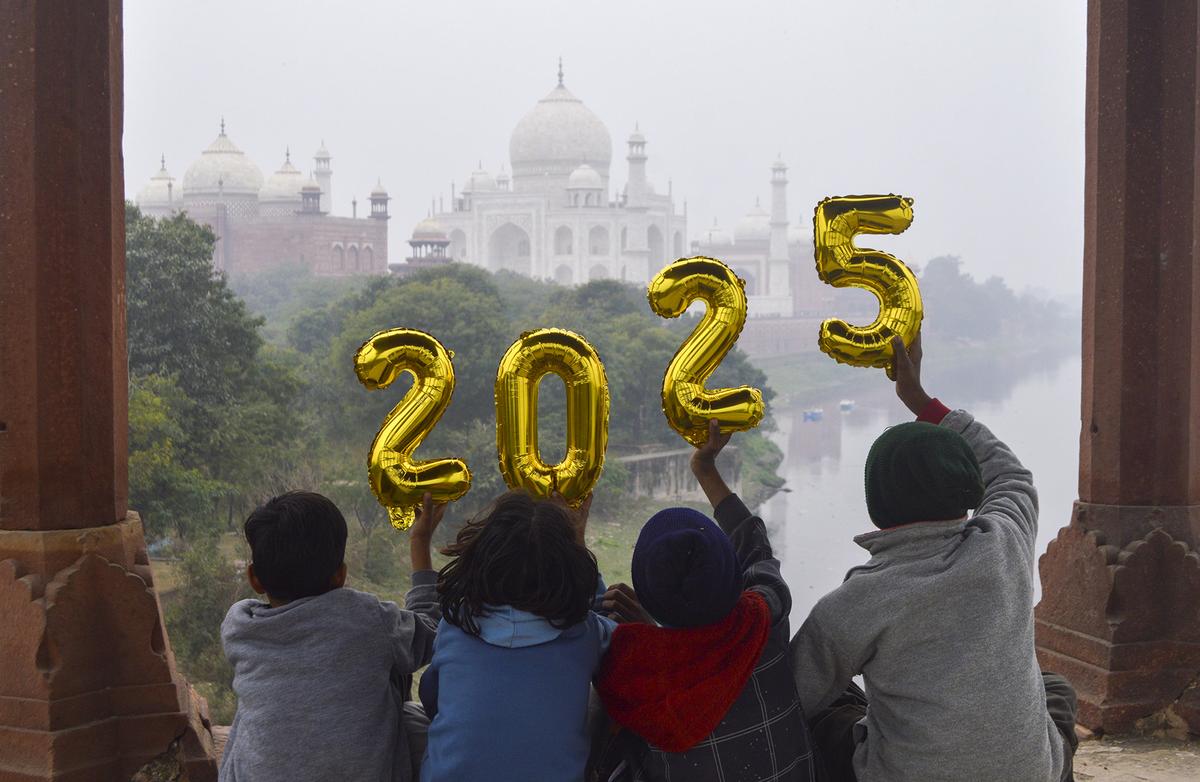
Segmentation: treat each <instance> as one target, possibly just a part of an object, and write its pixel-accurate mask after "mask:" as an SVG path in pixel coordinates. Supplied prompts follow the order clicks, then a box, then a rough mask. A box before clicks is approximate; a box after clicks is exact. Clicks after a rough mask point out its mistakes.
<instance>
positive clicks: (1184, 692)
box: [1035, 503, 1200, 733]
mask: <svg viewBox="0 0 1200 782" xmlns="http://www.w3.org/2000/svg"><path fill="white" fill-rule="evenodd" d="M1106 507H1112V506H1106ZM1089 510H1090V509H1089V507H1088V505H1087V504H1086V503H1077V504H1076V507H1075V514H1074V516H1073V518H1072V520H1071V524H1070V525H1069V526H1067V527H1064V528H1063V529H1062V530H1061V531H1060V532H1059V534H1058V537H1057V538H1056V539H1055V540H1054V542H1052V543H1051V544H1050V546H1049V548H1048V549H1047V550H1046V553H1045V554H1044V555H1043V556H1042V558H1041V562H1040V570H1041V574H1042V600H1041V603H1039V605H1038V607H1037V609H1036V612H1035V614H1036V618H1037V644H1038V658H1039V660H1040V661H1041V664H1042V667H1043V668H1045V669H1047V670H1053V671H1056V672H1058V673H1061V674H1063V675H1065V676H1067V677H1068V678H1069V679H1070V680H1071V682H1072V683H1073V684H1074V685H1075V687H1076V689H1077V690H1078V692H1079V721H1080V723H1081V724H1083V725H1086V726H1087V727H1089V728H1092V729H1093V730H1102V731H1107V732H1124V731H1129V730H1133V729H1134V728H1135V727H1136V726H1137V723H1138V721H1139V720H1144V719H1146V718H1149V717H1153V716H1154V715H1156V714H1160V713H1164V712H1165V711H1167V710H1172V711H1173V712H1174V713H1175V714H1176V715H1177V716H1179V717H1181V718H1182V719H1183V720H1184V721H1185V722H1186V724H1187V726H1188V729H1189V730H1190V731H1191V732H1193V733H1200V692H1197V691H1196V689H1195V687H1194V685H1195V682H1196V680H1197V677H1198V676H1200V554H1198V553H1197V552H1196V551H1195V550H1194V549H1193V548H1192V547H1190V546H1189V545H1188V544H1187V543H1185V542H1183V541H1180V540H1177V539H1176V538H1175V537H1173V536H1172V535H1171V534H1170V533H1168V532H1167V530H1166V529H1165V528H1163V527H1158V528H1151V529H1150V530H1149V531H1147V532H1145V533H1144V534H1143V535H1142V536H1141V537H1138V538H1136V539H1134V540H1132V541H1130V542H1128V543H1127V544H1126V545H1123V546H1118V545H1113V544H1111V543H1109V542H1108V541H1109V537H1108V535H1107V534H1106V533H1105V532H1102V531H1099V530H1096V529H1093V528H1091V519H1090V516H1089Z"/></svg>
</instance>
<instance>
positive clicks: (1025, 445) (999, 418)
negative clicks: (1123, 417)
mask: <svg viewBox="0 0 1200 782" xmlns="http://www.w3.org/2000/svg"><path fill="white" fill-rule="evenodd" d="M847 371H855V372H858V373H861V375H862V381H861V384H860V385H858V386H856V387H854V388H853V389H852V390H849V391H846V390H843V391H841V392H840V393H838V394H836V395H834V394H826V395H817V396H816V397H814V398H808V399H801V400H799V401H795V402H792V403H789V404H788V405H787V406H785V407H782V408H781V407H778V406H777V407H776V408H775V409H774V411H773V415H774V419H775V423H776V426H777V431H775V432H773V433H772V437H773V439H774V440H775V441H776V442H777V443H778V445H779V446H780V448H782V449H783V452H784V462H783V465H782V466H781V467H780V469H779V473H780V475H782V476H783V477H784V478H785V479H786V480H787V484H786V487H785V488H786V491H783V492H780V493H778V494H776V495H775V496H774V497H772V498H771V499H770V500H768V501H767V502H766V503H765V504H764V505H763V507H762V510H761V513H762V516H763V519H764V520H765V521H766V523H767V526H768V528H769V530H770V531H771V537H772V542H773V543H774V545H775V548H776V551H777V553H778V555H779V557H780V559H781V560H782V563H783V575H784V577H785V578H786V579H787V582H788V584H789V585H790V586H791V589H792V598H793V606H792V628H793V630H795V629H796V628H798V627H799V626H800V624H801V623H802V622H803V621H804V617H805V616H807V615H808V612H809V610H810V609H811V608H812V606H813V605H814V604H815V603H816V601H817V600H818V599H820V597H821V596H822V595H824V594H825V593H826V592H828V591H830V590H831V589H833V588H835V587H836V586H837V585H838V584H839V583H841V581H842V579H843V578H844V576H845V574H846V571H847V570H848V569H849V568H851V567H853V566H854V565H857V564H860V563H862V562H865V561H866V560H867V558H868V557H867V552H866V551H864V550H863V549H862V548H860V547H859V546H858V545H856V544H855V543H854V541H853V540H852V538H853V536H854V535H856V534H858V533H860V532H867V531H869V530H872V529H874V527H873V526H872V525H871V521H870V519H869V518H868V516H867V509H866V502H865V500H864V497H863V464H864V461H865V459H866V455H867V451H868V450H869V449H870V447H871V443H872V442H873V441H874V439H875V437H876V436H877V435H878V434H879V433H880V432H881V431H883V429H884V428H885V427H887V426H890V425H892V424H897V423H901V422H903V421H908V420H911V418H912V416H911V415H909V413H908V411H907V410H905V409H904V407H903V406H902V405H901V404H900V403H899V401H897V399H896V397H895V394H894V393H893V391H892V385H891V383H890V381H888V380H887V379H886V377H885V376H884V373H883V372H880V371H877V370H872V371H869V372H868V371H867V370H851V369H849V368H847ZM856 382H857V381H856ZM1079 383H1080V361H1079V356H1078V354H1073V355H1066V356H1064V355H1062V354H1057V355H1055V354H1051V355H1042V356H1033V357H1025V358H1023V359H1020V360H1012V361H1009V360H1006V359H1004V358H1000V357H998V358H997V359H996V360H995V361H990V360H983V361H980V362H978V363H977V364H976V365H974V366H971V367H969V368H965V369H964V368H962V367H959V368H957V369H953V368H950V367H945V368H942V369H940V370H939V369H938V368H936V367H933V366H931V367H929V368H928V369H927V371H926V372H925V378H924V385H925V387H926V390H928V391H929V393H930V394H933V395H935V396H938V397H939V398H940V399H941V400H942V401H943V402H945V403H946V404H947V405H949V406H950V407H952V408H963V409H966V410H968V411H970V412H971V413H972V414H973V415H975V417H976V418H978V419H979V420H980V421H982V422H983V423H985V424H987V426H988V427H989V428H990V429H991V430H992V431H993V432H994V433H995V434H996V435H997V436H998V437H999V438H1000V439H1002V440H1004V441H1005V442H1006V443H1008V445H1009V446H1010V447H1011V448H1012V449H1013V451H1014V452H1015V453H1016V454H1017V456H1018V457H1019V458H1020V459H1021V460H1022V461H1023V462H1024V463H1025V465H1026V466H1027V467H1028V468H1029V469H1030V470H1032V471H1033V476H1034V483H1035V484H1036V486H1037V487H1038V493H1039V500H1040V507H1041V523H1040V525H1039V532H1038V551H1039V552H1044V551H1045V550H1046V545H1047V544H1048V543H1049V542H1050V541H1051V540H1052V539H1053V538H1054V536H1055V535H1056V534H1057V533H1058V529H1059V528H1060V527H1062V526H1063V525H1065V524H1066V523H1067V522H1068V521H1069V520H1070V515H1071V505H1072V503H1073V502H1074V500H1075V497H1076V494H1077V490H1078V477H1077V475H1078V465H1079V404H1080V403H1079ZM844 398H849V399H852V400H853V401H854V406H853V408H852V409H850V410H848V411H842V410H841V409H840V408H839V403H840V402H841V401H842V399H844ZM817 408H820V409H821V410H822V413H821V415H820V416H819V418H818V416H816V415H814V413H813V412H812V411H814V410H815V409H817ZM806 411H808V415H807V416H806V414H805V413H806Z"/></svg>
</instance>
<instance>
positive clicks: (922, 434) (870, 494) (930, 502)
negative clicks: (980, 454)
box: [866, 421, 983, 529]
mask: <svg viewBox="0 0 1200 782" xmlns="http://www.w3.org/2000/svg"><path fill="white" fill-rule="evenodd" d="M866 488H867V513H869V514H870V515H871V521H873V522H875V526H876V527H879V528H880V529H887V528H889V527H896V526H899V525H901V524H911V523H912V522H914V521H943V520H946V519H957V518H961V517H962V516H965V515H966V513H967V511H968V510H970V509H971V508H978V507H979V502H980V500H982V499H983V475H982V473H981V472H980V470H979V461H978V460H977V459H976V458H975V454H974V453H973V452H972V451H971V446H969V445H967V441H966V440H964V439H963V437H962V435H960V434H959V433H958V432H955V431H954V430H952V429H947V428H946V427H944V426H936V425H934V424H928V423H924V422H922V421H914V422H911V423H906V424H900V425H899V426H893V427H891V428H890V429H888V430H886V431H884V433H883V434H881V435H879V437H878V439H876V440H875V443H874V444H873V445H872V446H871V451H870V453H868V454H867V469H866Z"/></svg>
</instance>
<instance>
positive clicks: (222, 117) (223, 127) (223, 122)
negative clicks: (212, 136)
mask: <svg viewBox="0 0 1200 782" xmlns="http://www.w3.org/2000/svg"><path fill="white" fill-rule="evenodd" d="M221 135H222V136H224V135H225V115H224V114H222V115H221Z"/></svg>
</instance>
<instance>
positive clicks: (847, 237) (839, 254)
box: [813, 195, 924, 377]
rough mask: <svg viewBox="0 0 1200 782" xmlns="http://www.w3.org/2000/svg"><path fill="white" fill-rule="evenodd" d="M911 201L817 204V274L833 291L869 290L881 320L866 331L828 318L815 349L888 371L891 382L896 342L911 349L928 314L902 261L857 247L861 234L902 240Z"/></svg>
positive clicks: (853, 199)
mask: <svg viewBox="0 0 1200 782" xmlns="http://www.w3.org/2000/svg"><path fill="white" fill-rule="evenodd" d="M912 204H913V201H912V199H911V198H905V197H903V196H895V195H887V196H878V195H872V196H840V197H837V198H826V199H825V200H824V201H822V202H821V203H819V204H817V208H816V212H815V214H814V215H813V248H814V254H815V256H816V261H817V274H818V275H819V276H820V278H821V279H822V280H823V281H824V282H826V283H828V284H830V285H832V286H834V287H835V288H844V287H855V288H865V289H866V290H869V291H870V292H871V293H873V294H875V297H876V298H877V299H879V316H878V317H877V318H876V319H875V321H874V322H873V323H871V324H870V325H868V326H852V325H850V324H849V323H847V322H846V321H844V320H839V319H837V318H830V319H828V320H826V321H825V322H824V323H822V324H821V333H820V337H819V339H818V342H817V344H818V345H819V346H820V348H821V350H822V351H824V352H825V353H826V354H828V355H829V356H831V357H832V358H834V359H835V360H837V361H839V362H841V363H843V364H851V365H853V366H859V367H884V368H885V369H887V372H888V377H893V366H892V355H893V352H892V338H893V337H896V336H898V337H900V338H901V339H902V340H903V341H904V344H906V345H911V344H912V341H913V340H914V339H915V338H916V335H917V331H918V330H919V329H920V328H921V319H922V317H924V309H923V307H922V305H921V292H920V289H919V288H918V286H917V278H916V277H915V276H914V275H913V273H912V270H910V269H909V268H908V266H906V265H905V264H904V262H903V261H901V260H900V259H899V258H896V257H895V256H893V255H889V254H888V253H885V252H880V251H878V250H871V249H866V248H861V249H860V248H858V247H855V246H854V237H855V236H857V235H858V234H863V233H867V234H898V233H903V232H904V231H905V229H907V228H908V227H909V225H911V224H912V220H913V211H912Z"/></svg>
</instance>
